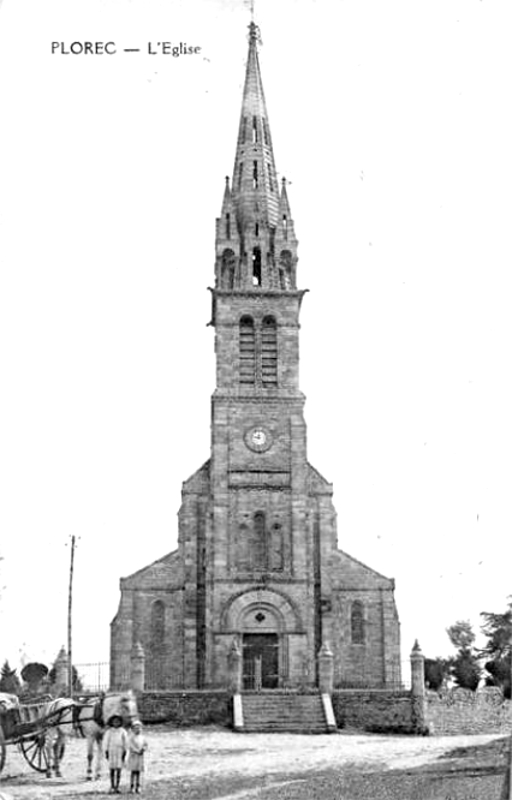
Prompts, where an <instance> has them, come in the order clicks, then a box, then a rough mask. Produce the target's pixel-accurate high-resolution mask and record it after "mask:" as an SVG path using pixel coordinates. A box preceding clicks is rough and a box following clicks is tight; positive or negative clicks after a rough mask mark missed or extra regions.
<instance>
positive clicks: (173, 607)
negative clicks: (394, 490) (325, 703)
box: [110, 22, 400, 691]
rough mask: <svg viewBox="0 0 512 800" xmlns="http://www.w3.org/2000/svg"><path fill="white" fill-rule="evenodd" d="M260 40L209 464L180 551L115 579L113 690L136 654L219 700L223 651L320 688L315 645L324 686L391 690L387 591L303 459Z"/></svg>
mask: <svg viewBox="0 0 512 800" xmlns="http://www.w3.org/2000/svg"><path fill="white" fill-rule="evenodd" d="M258 43H259V35H258V28H257V27H256V25H255V24H254V22H251V24H250V26H249V49H248V56H247V65H246V75H245V83H244V88H243V96H242V108H241V113H240V122H239V128H238V139H237V144H236V152H235V161H234V167H233V173H232V178H231V181H229V179H228V178H226V184H225V187H224V195H223V199H222V208H221V215H220V217H219V218H218V219H217V221H216V237H215V276H214V288H212V289H211V290H210V291H211V297H212V319H211V325H212V327H213V328H214V334H215V357H216V386H215V390H214V393H213V397H212V404H211V447H210V457H209V459H208V461H206V463H205V464H203V465H202V466H201V467H199V469H198V470H197V472H195V473H194V474H193V475H192V476H191V477H189V478H188V479H187V480H186V481H185V482H184V483H183V487H182V503H181V508H180V511H179V516H178V547H177V549H176V550H174V551H172V552H171V553H168V554H167V555H164V556H163V557H162V558H161V559H159V560H158V561H156V562H154V563H153V564H150V565H149V566H146V567H143V568H142V569H140V570H139V571H137V572H135V573H134V574H133V575H130V576H128V577H125V578H122V579H121V582H120V583H121V599H120V604H119V609H118V612H117V614H116V616H115V618H114V620H113V621H112V623H111V667H110V669H111V688H112V689H115V688H121V687H122V686H123V685H126V682H127V676H128V675H129V671H130V663H131V658H132V655H133V652H134V649H138V652H139V653H140V652H143V654H144V658H145V688H147V689H162V690H163V689H167V690H173V689H176V690H177V689H180V690H187V689H221V688H226V686H227V685H228V677H227V676H228V661H229V656H230V651H231V649H232V647H233V646H234V643H235V644H236V646H237V648H238V649H239V652H240V653H241V663H242V687H243V689H244V690H248V691H249V690H255V689H266V690H272V689H288V688H289V689H296V690H301V689H302V690H304V689H306V690H307V689H313V688H315V687H316V686H317V685H318V664H317V655H318V653H319V651H320V648H321V647H322V646H325V645H326V646H328V647H329V649H330V651H331V652H332V655H333V669H334V686H335V687H340V688H343V687H363V686H366V687H381V688H386V687H391V686H396V685H397V684H399V682H400V627H399V621H398V616H397V611H396V606H395V600H394V581H393V580H392V579H389V578H386V577H384V576H383V575H380V574H379V573H378V572H375V571H374V570H372V569H371V568H370V567H367V566H365V565H364V564H362V563H360V562H359V561H357V560H356V559H354V558H352V557H351V556H349V555H348V554H347V553H345V552H343V551H342V550H340V549H338V537H337V530H336V512H335V510H334V506H333V502H332V495H333V487H332V484H330V483H329V482H328V481H327V480H325V478H324V477H323V476H322V475H321V474H320V472H318V471H317V470H316V469H315V467H313V466H312V465H311V464H310V463H309V461H308V456H307V448H306V441H307V437H306V423H305V419H304V403H305V397H304V395H303V393H302V392H301V390H300V387H299V380H298V375H299V327H300V326H299V316H300V310H301V304H302V300H303V298H304V294H305V290H304V289H300V288H298V287H299V283H298V270H297V263H298V257H297V251H298V242H297V237H296V233H295V227H294V222H293V217H292V213H291V207H290V202H289V199H288V191H287V186H286V181H285V180H284V179H283V180H282V181H278V179H277V172H276V166H275V161H274V151H273V147H272V137H271V130H270V123H269V117H268V114H267V108H266V103H265V96H264V92H263V84H262V79H261V72H260V65H259V59H258ZM227 133H229V132H227ZM306 269H307V267H306ZM312 435H313V436H314V431H313V432H312Z"/></svg>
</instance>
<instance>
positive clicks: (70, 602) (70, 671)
mask: <svg viewBox="0 0 512 800" xmlns="http://www.w3.org/2000/svg"><path fill="white" fill-rule="evenodd" d="M74 563H75V536H74V535H73V536H72V537H71V561H70V565H69V593H68V695H69V697H71V696H72V694H73V659H72V641H73V640H72V635H71V632H72V616H71V612H72V608H73V569H74Z"/></svg>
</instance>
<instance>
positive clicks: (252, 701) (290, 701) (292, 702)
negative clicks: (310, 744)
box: [239, 692, 332, 733]
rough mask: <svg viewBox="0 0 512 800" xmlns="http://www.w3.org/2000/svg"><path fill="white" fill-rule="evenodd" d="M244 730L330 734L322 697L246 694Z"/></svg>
mask: <svg viewBox="0 0 512 800" xmlns="http://www.w3.org/2000/svg"><path fill="white" fill-rule="evenodd" d="M241 706H242V718H243V724H242V726H241V728H239V729H241V730H244V731H247V732H254V733H256V732H265V733H272V732H275V733H279V732H281V733H284V732H291V733H328V732H330V731H331V730H332V726H329V725H328V724H327V720H326V713H325V709H324V704H323V702H322V696H321V695H320V694H302V695H301V694H289V693H286V694H280V693H279V692H275V693H274V692H268V693H261V694H259V693H254V694H250V693H244V694H243V695H241Z"/></svg>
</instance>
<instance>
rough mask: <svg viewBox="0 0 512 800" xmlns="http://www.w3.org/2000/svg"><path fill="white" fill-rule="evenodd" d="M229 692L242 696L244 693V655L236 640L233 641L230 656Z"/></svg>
mask: <svg viewBox="0 0 512 800" xmlns="http://www.w3.org/2000/svg"><path fill="white" fill-rule="evenodd" d="M228 675H229V691H230V692H231V694H240V692H241V691H242V653H241V652H240V647H239V646H238V642H237V640H236V639H233V644H232V645H231V650H230V651H229V655H228Z"/></svg>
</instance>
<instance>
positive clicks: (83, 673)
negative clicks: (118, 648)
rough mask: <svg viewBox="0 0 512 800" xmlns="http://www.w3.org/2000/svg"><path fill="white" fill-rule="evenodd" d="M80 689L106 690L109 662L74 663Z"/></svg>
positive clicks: (108, 682)
mask: <svg viewBox="0 0 512 800" xmlns="http://www.w3.org/2000/svg"><path fill="white" fill-rule="evenodd" d="M74 667H75V669H76V672H77V676H78V680H79V682H80V683H79V685H80V691H84V692H106V691H107V689H108V688H109V684H110V664H109V662H108V661H100V662H97V663H93V664H74Z"/></svg>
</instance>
